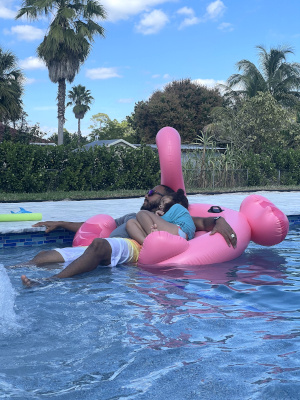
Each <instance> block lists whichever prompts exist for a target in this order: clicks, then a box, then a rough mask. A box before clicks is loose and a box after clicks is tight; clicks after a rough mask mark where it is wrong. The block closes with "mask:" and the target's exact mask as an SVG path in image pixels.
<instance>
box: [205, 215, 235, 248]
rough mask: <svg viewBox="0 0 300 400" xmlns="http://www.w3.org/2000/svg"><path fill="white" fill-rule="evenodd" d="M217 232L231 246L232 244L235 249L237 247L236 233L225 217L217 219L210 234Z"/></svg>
mask: <svg viewBox="0 0 300 400" xmlns="http://www.w3.org/2000/svg"><path fill="white" fill-rule="evenodd" d="M217 232H218V233H220V235H222V236H223V238H224V239H225V240H226V243H227V244H228V246H229V247H230V246H232V247H233V248H234V249H235V248H236V245H237V237H236V233H235V232H234V230H233V229H232V228H231V226H230V225H229V224H228V223H227V222H226V220H225V219H224V218H223V217H221V218H219V219H217V220H216V224H215V226H214V228H213V229H212V230H211V232H210V235H214V234H215V233H217Z"/></svg>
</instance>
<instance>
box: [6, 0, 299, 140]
mask: <svg viewBox="0 0 300 400" xmlns="http://www.w3.org/2000/svg"><path fill="white" fill-rule="evenodd" d="M21 4H22V2H21V1H20V0H0V32H1V35H0V45H1V47H2V48H3V49H4V50H10V51H12V52H13V53H14V54H15V55H16V56H17V57H18V60H19V65H20V67H21V68H22V69H23V72H24V74H25V76H26V86H25V96H24V99H23V100H24V105H25V111H26V112H27V113H28V115H29V121H30V123H31V124H35V123H37V122H39V123H40V126H41V128H42V130H44V131H45V132H49V133H52V132H53V131H57V117H56V115H57V107H56V96H57V85H56V84H54V83H52V82H51V81H50V80H49V78H48V70H47V68H46V67H45V66H44V65H43V63H42V62H41V61H40V60H39V59H38V58H37V56H36V48H37V46H38V45H39V44H40V43H41V41H42V39H43V36H44V34H45V33H46V32H47V27H48V25H49V22H48V21H47V20H46V19H43V20H40V21H38V22H37V21H29V20H27V19H22V20H15V15H16V11H17V10H18V9H19V8H20V7H21ZM100 4H102V5H103V6H104V7H105V9H106V11H107V13H108V19H107V20H105V21H103V22H101V24H102V26H103V27H104V28H105V36H106V37H105V39H102V38H100V37H98V38H96V40H95V43H94V45H93V50H92V52H91V54H90V56H89V58H88V59H87V61H86V62H85V64H84V65H83V66H82V67H81V70H80V72H79V74H78V75H77V76H76V78H75V80H74V82H73V83H72V84H69V83H68V84H67V90H70V89H71V87H72V86H74V85H78V84H81V85H84V86H85V87H86V88H87V89H89V90H90V91H91V94H92V96H93V97H94V98H95V101H94V103H93V104H92V106H91V110H90V111H89V112H88V113H87V114H86V116H85V118H84V119H83V121H82V131H83V134H88V133H89V129H88V127H89V125H90V124H91V122H90V118H91V117H92V115H94V114H97V113H99V112H102V113H106V114H108V116H109V117H110V118H111V119H114V118H116V119H117V120H119V121H121V120H123V119H125V118H126V116H127V115H130V114H131V113H132V112H133V110H134V105H135V103H136V102H138V101H141V100H147V99H148V98H149V96H150V95H151V94H152V93H153V92H154V91H155V90H157V89H161V88H163V87H164V85H166V84H167V83H169V82H171V81H172V80H178V79H183V78H190V79H192V80H193V81H198V82H199V83H202V84H205V85H207V86H210V87H211V86H213V85H215V84H216V83H218V82H224V81H226V79H227V78H228V77H229V76H230V75H231V74H233V73H235V72H237V71H236V69H235V64H236V62H237V61H239V60H241V59H248V60H251V61H253V62H254V63H256V64H257V50H256V49H255V46H256V45H264V46H266V48H267V49H269V48H270V46H271V47H277V46H279V45H289V46H291V47H293V49H294V52H295V55H294V56H293V55H291V56H290V58H289V59H288V61H290V62H293V61H295V62H300V23H299V20H300V1H299V0H286V1H282V0H222V1H221V0H215V1H210V0H126V1H125V0H100ZM66 119H67V121H66V124H65V127H66V128H67V129H68V130H69V131H70V132H72V133H73V132H76V130H77V120H75V118H74V114H73V113H72V110H71V107H69V108H68V109H67V111H66Z"/></svg>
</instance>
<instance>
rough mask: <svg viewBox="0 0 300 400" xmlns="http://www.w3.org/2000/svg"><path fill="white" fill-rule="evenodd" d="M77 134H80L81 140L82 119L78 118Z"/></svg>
mask: <svg viewBox="0 0 300 400" xmlns="http://www.w3.org/2000/svg"><path fill="white" fill-rule="evenodd" d="M77 133H78V137H79V139H80V136H81V130H80V118H78V131H77Z"/></svg>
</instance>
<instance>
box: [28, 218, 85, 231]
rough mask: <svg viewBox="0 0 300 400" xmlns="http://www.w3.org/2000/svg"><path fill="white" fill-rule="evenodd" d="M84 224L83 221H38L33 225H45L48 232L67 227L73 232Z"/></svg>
mask: <svg viewBox="0 0 300 400" xmlns="http://www.w3.org/2000/svg"><path fill="white" fill-rule="evenodd" d="M82 224H83V222H67V221H43V222H37V223H36V224H34V225H32V226H33V227H39V226H45V227H46V230H45V232H46V233H49V232H52V231H54V230H55V229H58V228H63V229H67V230H68V231H71V232H77V231H78V229H79V228H80V227H81V225H82Z"/></svg>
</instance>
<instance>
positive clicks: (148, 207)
mask: <svg viewBox="0 0 300 400" xmlns="http://www.w3.org/2000/svg"><path fill="white" fill-rule="evenodd" d="M159 205H160V199H158V200H157V201H156V202H154V203H152V202H151V203H150V202H149V200H147V199H145V201H144V203H143V205H142V207H141V210H147V211H156V210H157V209H158V207H159Z"/></svg>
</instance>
